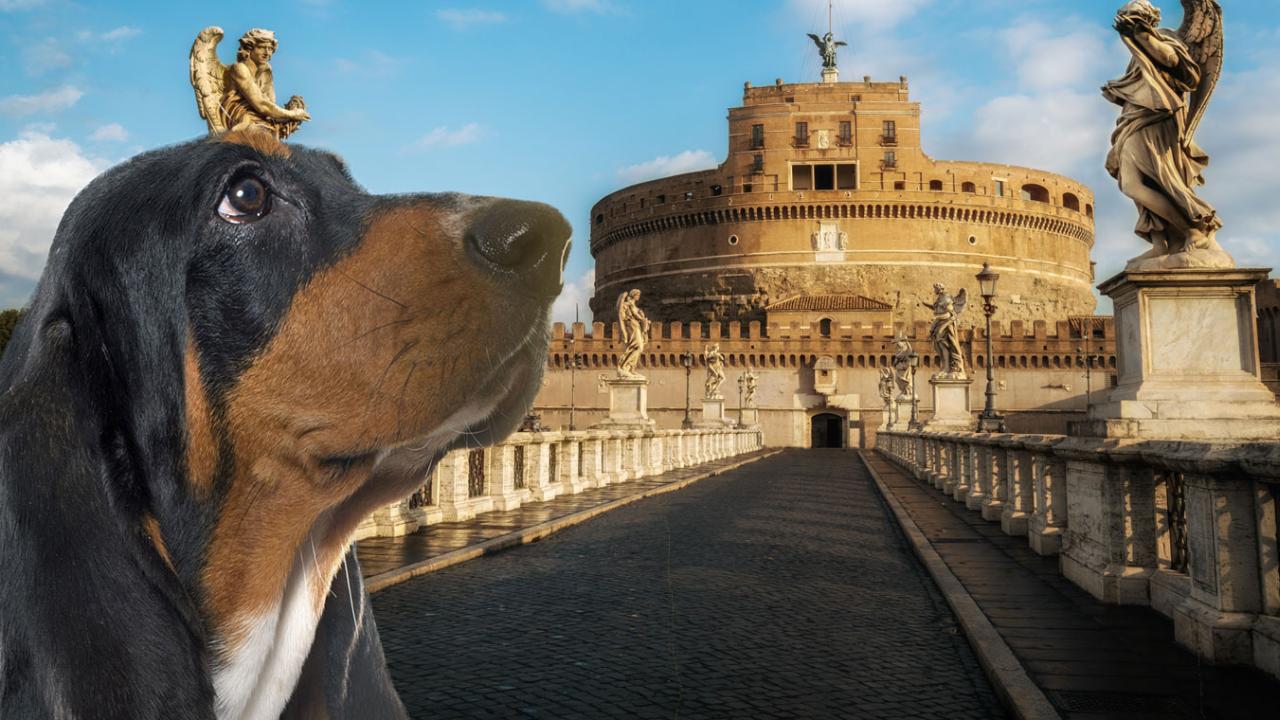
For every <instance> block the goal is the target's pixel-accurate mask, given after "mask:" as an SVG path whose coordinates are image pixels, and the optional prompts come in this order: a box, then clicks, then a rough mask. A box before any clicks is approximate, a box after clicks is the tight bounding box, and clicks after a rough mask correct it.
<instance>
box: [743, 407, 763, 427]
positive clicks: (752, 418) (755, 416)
mask: <svg viewBox="0 0 1280 720" xmlns="http://www.w3.org/2000/svg"><path fill="white" fill-rule="evenodd" d="M739 412H741V414H742V422H741V424H740V425H739V427H744V428H758V427H760V409H759V408H753V407H744V408H742V410H741V411H739Z"/></svg>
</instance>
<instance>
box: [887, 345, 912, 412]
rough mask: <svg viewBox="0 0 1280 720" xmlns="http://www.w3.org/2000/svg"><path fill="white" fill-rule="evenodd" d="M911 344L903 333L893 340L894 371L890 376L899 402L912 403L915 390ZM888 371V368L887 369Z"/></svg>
mask: <svg viewBox="0 0 1280 720" xmlns="http://www.w3.org/2000/svg"><path fill="white" fill-rule="evenodd" d="M911 352H912V347H911V343H910V342H908V341H907V338H906V336H905V335H903V334H902V333H898V336H897V337H895V338H894V339H893V371H892V373H891V374H890V375H891V377H892V379H893V383H894V385H895V386H896V387H897V391H898V402H911V396H912V395H913V394H914V392H913V391H914V390H915V388H913V387H912V383H913V382H914V381H913V380H912V378H911ZM886 369H887V368H886Z"/></svg>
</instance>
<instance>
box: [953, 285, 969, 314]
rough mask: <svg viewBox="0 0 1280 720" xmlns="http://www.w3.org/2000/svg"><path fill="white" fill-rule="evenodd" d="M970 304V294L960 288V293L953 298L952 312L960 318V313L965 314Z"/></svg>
mask: <svg viewBox="0 0 1280 720" xmlns="http://www.w3.org/2000/svg"><path fill="white" fill-rule="evenodd" d="M968 304H969V293H968V291H967V290H965V289H964V288H960V292H958V293H956V296H955V297H953V298H951V311H952V313H953V314H954V315H955V316H956V317H960V313H962V312H964V308H965V306H966V305H968Z"/></svg>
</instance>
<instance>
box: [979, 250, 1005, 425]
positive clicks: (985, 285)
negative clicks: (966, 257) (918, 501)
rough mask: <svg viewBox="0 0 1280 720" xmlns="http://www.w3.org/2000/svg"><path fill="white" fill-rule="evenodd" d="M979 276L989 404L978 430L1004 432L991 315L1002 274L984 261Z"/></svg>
mask: <svg viewBox="0 0 1280 720" xmlns="http://www.w3.org/2000/svg"><path fill="white" fill-rule="evenodd" d="M977 278H978V291H979V292H980V293H981V294H982V313H983V314H984V315H986V316H987V406H986V407H985V408H984V409H983V410H982V412H981V413H979V414H978V432H1004V416H1003V415H1001V414H1000V413H998V412H996V381H995V369H994V368H993V367H992V363H991V316H992V315H994V314H995V312H996V306H995V303H993V302H992V300H993V299H994V298H995V296H996V281H997V280H999V279H1000V275H999V274H998V273H996V272H994V271H993V270H992V269H991V266H990V265H989V264H987V263H985V262H984V263H982V271H981V272H979V273H978V275H977Z"/></svg>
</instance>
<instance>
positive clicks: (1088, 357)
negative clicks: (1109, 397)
mask: <svg viewBox="0 0 1280 720" xmlns="http://www.w3.org/2000/svg"><path fill="white" fill-rule="evenodd" d="M1076 355H1078V356H1082V357H1081V359H1082V360H1083V361H1084V411H1085V413H1086V414H1087V413H1088V412H1089V409H1090V407H1091V406H1092V404H1093V351H1091V350H1089V349H1088V348H1087V347H1077V348H1076Z"/></svg>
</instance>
